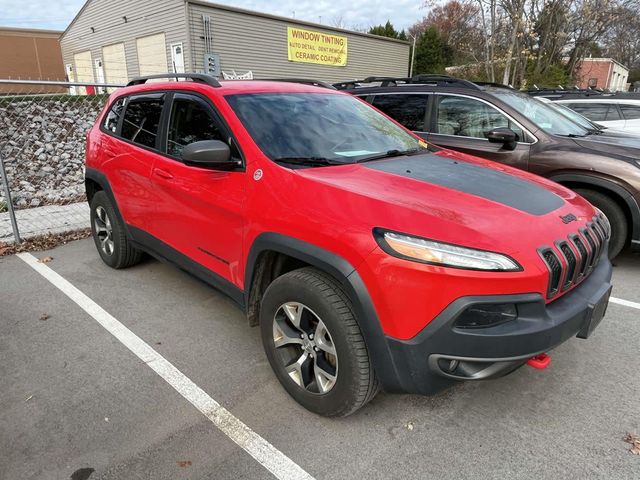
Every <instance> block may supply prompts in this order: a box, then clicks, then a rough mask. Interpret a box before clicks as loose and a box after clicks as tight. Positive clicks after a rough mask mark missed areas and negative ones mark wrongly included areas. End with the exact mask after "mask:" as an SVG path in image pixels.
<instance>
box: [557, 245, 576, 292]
mask: <svg viewBox="0 0 640 480" xmlns="http://www.w3.org/2000/svg"><path fill="white" fill-rule="evenodd" d="M558 247H559V248H560V251H561V252H562V255H563V256H564V259H565V262H566V263H567V273H566V275H565V276H564V282H563V283H562V290H563V291H564V290H567V289H568V288H569V287H570V286H571V285H572V284H573V282H574V281H575V276H576V265H577V264H578V259H577V258H576V254H575V253H573V250H571V247H570V246H569V244H568V243H567V242H560V243H558Z"/></svg>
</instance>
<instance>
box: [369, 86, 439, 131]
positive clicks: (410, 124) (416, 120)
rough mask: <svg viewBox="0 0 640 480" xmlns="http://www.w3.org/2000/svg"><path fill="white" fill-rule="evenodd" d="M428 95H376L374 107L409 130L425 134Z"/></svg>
mask: <svg viewBox="0 0 640 480" xmlns="http://www.w3.org/2000/svg"><path fill="white" fill-rule="evenodd" d="M428 100H429V96H428V95H406V94H397V95H395V94H394V95H376V96H375V97H374V99H373V102H371V103H372V105H373V106H374V107H376V108H377V109H378V110H381V111H383V112H384V113H386V114H387V115H389V116H390V117H391V118H393V119H394V120H396V121H398V122H400V123H401V124H402V125H404V126H405V127H407V128H408V129H409V130H413V131H415V132H424V131H425V130H426V129H425V128H424V117H425V114H426V112H427V101H428Z"/></svg>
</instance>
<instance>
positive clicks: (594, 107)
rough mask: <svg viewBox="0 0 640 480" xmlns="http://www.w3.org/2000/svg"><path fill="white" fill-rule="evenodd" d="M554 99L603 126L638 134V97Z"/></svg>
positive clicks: (639, 107) (639, 123) (639, 104)
mask: <svg viewBox="0 0 640 480" xmlns="http://www.w3.org/2000/svg"><path fill="white" fill-rule="evenodd" d="M555 101H556V102H558V103H559V104H561V105H566V106H567V107H569V108H570V109H572V110H575V111H576V112H578V113H579V114H581V115H584V116H585V117H587V118H589V119H590V120H593V121H594V122H598V123H601V124H602V125H604V126H605V127H610V128H615V129H618V130H622V131H623V132H629V133H635V134H637V135H640V99H638V100H636V99H618V98H612V97H604V98H594V97H591V98H580V99H578V98H575V99H567V100H564V99H560V100H555Z"/></svg>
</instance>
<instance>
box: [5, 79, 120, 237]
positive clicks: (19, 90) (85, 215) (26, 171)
mask: <svg viewBox="0 0 640 480" xmlns="http://www.w3.org/2000/svg"><path fill="white" fill-rule="evenodd" d="M0 87H1V88H0V91H1V92H2V93H0V243H10V242H20V241H21V240H22V239H28V238H30V237H35V236H39V235H43V234H48V233H63V232H69V231H74V230H79V229H84V228H87V227H88V226H89V208H88V206H87V203H86V199H85V194H84V151H85V141H86V140H85V137H86V133H87V131H88V130H89V129H90V128H91V126H92V125H93V123H94V122H95V119H96V117H97V116H98V114H99V113H100V111H101V110H102V108H103V106H104V104H105V102H106V101H107V98H108V96H109V93H108V92H110V91H113V89H115V88H117V87H118V85H104V84H87V83H68V82H41V81H24V80H20V81H19V80H0Z"/></svg>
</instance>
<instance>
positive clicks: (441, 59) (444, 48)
mask: <svg viewBox="0 0 640 480" xmlns="http://www.w3.org/2000/svg"><path fill="white" fill-rule="evenodd" d="M451 53H452V52H451V48H450V47H449V46H448V45H447V44H446V43H445V42H444V41H443V40H442V37H441V36H440V34H439V33H438V30H437V29H436V27H433V26H432V27H429V28H427V29H426V30H425V31H424V33H423V34H422V35H421V36H420V38H419V39H418V42H417V43H416V56H415V60H414V67H413V73H414V74H420V73H444V69H445V67H447V66H449V64H450V62H451V57H452V55H451Z"/></svg>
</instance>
